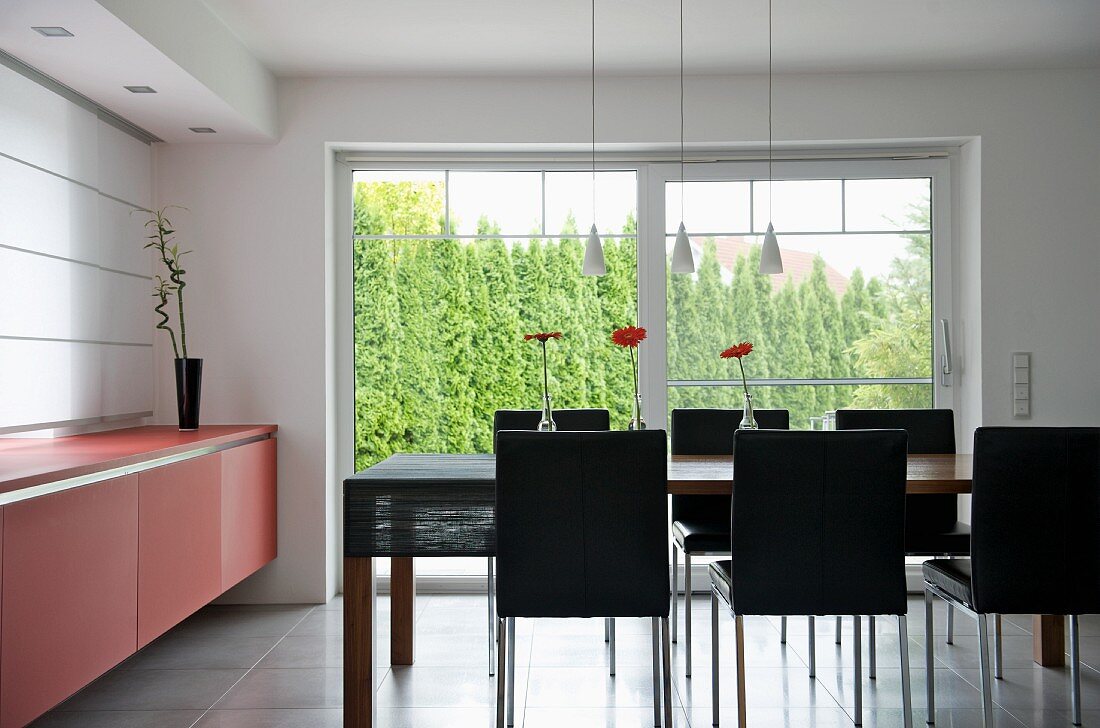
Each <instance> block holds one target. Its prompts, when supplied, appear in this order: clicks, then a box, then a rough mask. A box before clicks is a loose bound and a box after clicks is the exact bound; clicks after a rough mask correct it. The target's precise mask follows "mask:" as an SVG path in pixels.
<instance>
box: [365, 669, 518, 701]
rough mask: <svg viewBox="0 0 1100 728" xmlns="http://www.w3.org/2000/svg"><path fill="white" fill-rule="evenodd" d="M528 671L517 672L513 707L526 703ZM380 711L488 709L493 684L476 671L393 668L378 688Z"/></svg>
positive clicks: (494, 695) (492, 693)
mask: <svg viewBox="0 0 1100 728" xmlns="http://www.w3.org/2000/svg"><path fill="white" fill-rule="evenodd" d="M526 688H527V671H526V670H521V669H517V670H516V704H517V705H520V704H522V703H523V702H524V700H526ZM378 705H379V707H391V708H402V707H411V708H443V707H456V708H476V707H483V708H488V707H492V706H494V705H496V681H495V679H494V678H491V677H489V674H488V671H487V670H485V669H482V668H476V667H416V666H414V667H395V668H392V669H391V670H390V671H389V673H388V674H387V676H386V679H385V680H383V681H382V684H381V685H380V686H379V687H378Z"/></svg>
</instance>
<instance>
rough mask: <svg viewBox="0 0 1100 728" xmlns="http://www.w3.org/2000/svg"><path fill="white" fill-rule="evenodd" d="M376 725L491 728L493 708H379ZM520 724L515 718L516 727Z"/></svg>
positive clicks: (420, 727)
mask: <svg viewBox="0 0 1100 728" xmlns="http://www.w3.org/2000/svg"><path fill="white" fill-rule="evenodd" d="M378 725H380V726H385V727H386V728H438V727H439V726H447V728H493V727H494V726H495V725H496V711H495V709H494V708H487V707H481V708H379V709H378ZM521 725H522V723H521V721H520V716H518V715H517V717H516V726H517V728H519V726H521Z"/></svg>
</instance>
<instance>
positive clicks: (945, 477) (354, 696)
mask: <svg viewBox="0 0 1100 728" xmlns="http://www.w3.org/2000/svg"><path fill="white" fill-rule="evenodd" d="M972 468H973V466H972V460H971V456H970V455H910V456H909V458H908V462H907V477H906V493H907V494H909V495H922V494H945V493H947V494H965V493H969V492H970V485H971V473H972ZM734 483H735V480H734V472H733V459H732V457H731V456H728V455H727V456H707V455H703V456H700V455H691V456H689V455H673V456H670V457H669V459H668V493H669V494H670V495H731V494H732V493H733V488H734ZM495 500H496V460H495V458H494V456H493V455H455V454H397V455H391V456H390V457H388V458H386V459H385V460H383V461H382V462H379V463H377V464H375V465H373V466H371V467H369V468H367V469H366V470H363V471H362V472H359V473H356V474H355V475H353V476H351V477H349V478H347V479H346V480H345V481H344V517H343V523H344V726H345V727H346V728H367V727H369V726H373V725H374V724H375V721H374V717H375V708H376V706H375V699H374V696H375V689H376V687H377V681H378V678H379V671H378V670H377V667H376V665H377V661H376V655H375V648H376V645H377V640H376V639H375V632H376V630H377V615H376V612H375V598H376V591H377V574H376V571H375V561H374V560H375V559H376V558H387V557H388V558H389V559H390V560H391V563H390V581H389V590H390V656H389V660H390V664H391V665H412V664H413V661H414V657H415V655H414V644H415V634H414V629H413V625H414V615H415V600H416V577H415V570H414V562H413V559H414V558H416V557H417V556H483V557H489V556H493V555H494V553H495V541H496V531H495V521H494V507H495ZM1064 624H1065V622H1064V618H1063V617H1061V616H1052V615H1035V616H1034V617H1033V630H1032V634H1033V645H1034V655H1033V657H1034V659H1035V661H1036V662H1037V663H1039V664H1041V665H1045V666H1054V665H1061V664H1063V663H1064V648H1063V645H1064V628H1065V627H1064Z"/></svg>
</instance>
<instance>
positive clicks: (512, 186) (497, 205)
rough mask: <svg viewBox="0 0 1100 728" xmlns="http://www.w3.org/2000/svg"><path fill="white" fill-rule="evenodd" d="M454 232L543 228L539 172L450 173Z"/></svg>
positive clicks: (526, 232) (518, 232) (517, 232)
mask: <svg viewBox="0 0 1100 728" xmlns="http://www.w3.org/2000/svg"><path fill="white" fill-rule="evenodd" d="M449 181H450V215H451V232H452V233H453V234H457V235H475V234H479V233H482V232H497V233H500V234H503V235H530V234H531V233H536V234H537V233H540V232H541V230H542V175H541V174H540V173H539V172H461V171H452V172H451V175H450V180H449Z"/></svg>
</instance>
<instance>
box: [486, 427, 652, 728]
mask: <svg viewBox="0 0 1100 728" xmlns="http://www.w3.org/2000/svg"><path fill="white" fill-rule="evenodd" d="M665 452H666V450H665V432H664V431H663V430H643V431H640V432H561V431H559V432H554V433H546V432H540V433H533V432H516V431H501V432H500V433H498V435H497V461H496V468H497V469H496V536H497V546H496V553H497V567H498V571H499V574H498V577H497V604H496V606H497V616H498V621H497V629H498V634H499V639H500V649H499V654H498V665H497V726H498V727H500V728H503V726H505V725H509V726H510V725H512V724H513V720H512V719H513V715H514V703H515V701H514V695H513V692H514V687H515V620H516V618H517V617H604V618H606V617H649V618H651V620H652V631H653V721H654V725H661V724H662V722H661V716H662V712H661V709H660V708H661V704H662V703H663V705H664V712H663V716H664V723H663V724H664V725H665V726H666V727H667V728H671V726H672V681H671V672H670V647H669V641H668V639H669V635H668V555H667V552H666V550H665V533H666V531H665V528H666V522H667V521H666V518H667V499H666V492H667V487H668V476H667V460H666V455H665ZM659 655H660V659H658V656H659ZM662 664H663V669H662ZM662 673H663V676H664V680H663V683H662V680H661V675H662ZM662 694H663V698H662Z"/></svg>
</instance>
